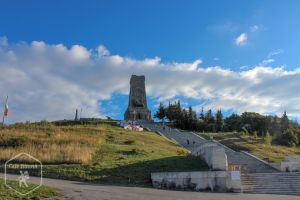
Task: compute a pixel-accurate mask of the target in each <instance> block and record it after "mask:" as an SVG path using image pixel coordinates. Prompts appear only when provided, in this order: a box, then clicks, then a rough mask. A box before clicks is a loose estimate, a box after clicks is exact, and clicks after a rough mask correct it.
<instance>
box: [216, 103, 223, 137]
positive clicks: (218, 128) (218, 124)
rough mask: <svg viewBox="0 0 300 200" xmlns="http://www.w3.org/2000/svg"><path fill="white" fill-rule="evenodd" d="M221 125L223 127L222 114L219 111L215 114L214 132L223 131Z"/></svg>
mask: <svg viewBox="0 0 300 200" xmlns="http://www.w3.org/2000/svg"><path fill="white" fill-rule="evenodd" d="M223 125H224V122H223V114H222V111H221V109H220V110H218V111H217V113H216V131H217V132H219V131H222V130H223Z"/></svg>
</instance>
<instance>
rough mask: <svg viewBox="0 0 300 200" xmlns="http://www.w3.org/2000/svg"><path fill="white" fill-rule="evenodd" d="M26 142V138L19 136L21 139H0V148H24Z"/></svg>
mask: <svg viewBox="0 0 300 200" xmlns="http://www.w3.org/2000/svg"><path fill="white" fill-rule="evenodd" d="M27 142H28V138H26V137H24V136H21V137H18V138H17V137H13V138H8V139H1V140H0V147H5V148H7V147H13V148H15V147H21V146H25V144H26V143H27Z"/></svg>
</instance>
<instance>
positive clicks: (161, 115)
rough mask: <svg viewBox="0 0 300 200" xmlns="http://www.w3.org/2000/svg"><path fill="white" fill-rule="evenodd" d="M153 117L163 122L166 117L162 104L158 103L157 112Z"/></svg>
mask: <svg viewBox="0 0 300 200" xmlns="http://www.w3.org/2000/svg"><path fill="white" fill-rule="evenodd" d="M154 117H156V118H158V119H160V120H163V119H164V118H165V117H166V112H165V107H164V105H163V104H162V103H159V107H158V109H157V112H156V113H155V115H154Z"/></svg>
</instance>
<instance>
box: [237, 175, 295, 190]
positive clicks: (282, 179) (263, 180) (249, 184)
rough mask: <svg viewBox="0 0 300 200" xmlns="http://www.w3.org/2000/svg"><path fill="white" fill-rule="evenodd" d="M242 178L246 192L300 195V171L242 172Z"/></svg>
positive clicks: (243, 188)
mask: <svg viewBox="0 0 300 200" xmlns="http://www.w3.org/2000/svg"><path fill="white" fill-rule="evenodd" d="M241 179H242V190H243V192H245V193H256V194H288V195H300V172H292V173H285V172H279V173H248V174H244V173H242V175H241Z"/></svg>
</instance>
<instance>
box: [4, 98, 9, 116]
mask: <svg viewBox="0 0 300 200" xmlns="http://www.w3.org/2000/svg"><path fill="white" fill-rule="evenodd" d="M3 116H4V117H8V96H7V98H6V102H5V106H4V111H3Z"/></svg>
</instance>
